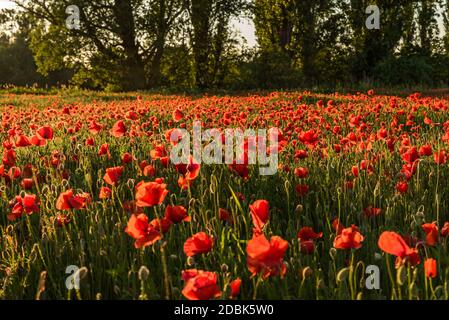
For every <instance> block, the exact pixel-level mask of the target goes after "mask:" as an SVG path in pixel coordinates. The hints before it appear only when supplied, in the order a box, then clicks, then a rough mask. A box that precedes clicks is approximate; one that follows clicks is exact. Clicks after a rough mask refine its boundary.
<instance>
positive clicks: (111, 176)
mask: <svg viewBox="0 0 449 320" xmlns="http://www.w3.org/2000/svg"><path fill="white" fill-rule="evenodd" d="M122 173H123V167H114V168H108V169H106V174H105V175H104V178H103V179H104V181H105V182H106V183H107V184H109V185H111V186H115V185H117V182H118V181H119V179H120V177H121V175H122Z"/></svg>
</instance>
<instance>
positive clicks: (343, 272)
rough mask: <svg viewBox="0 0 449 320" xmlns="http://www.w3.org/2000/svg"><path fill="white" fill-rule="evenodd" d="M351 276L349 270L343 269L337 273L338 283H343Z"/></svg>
mask: <svg viewBox="0 0 449 320" xmlns="http://www.w3.org/2000/svg"><path fill="white" fill-rule="evenodd" d="M348 276H349V268H343V269H341V270H340V271H338V273H337V281H338V282H343V281H345V280H346V279H347V278H348Z"/></svg>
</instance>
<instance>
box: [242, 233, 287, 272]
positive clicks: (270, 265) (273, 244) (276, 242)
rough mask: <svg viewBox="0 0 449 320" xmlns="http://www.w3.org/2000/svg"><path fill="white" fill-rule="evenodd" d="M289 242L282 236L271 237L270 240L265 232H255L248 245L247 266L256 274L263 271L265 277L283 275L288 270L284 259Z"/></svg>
mask: <svg viewBox="0 0 449 320" xmlns="http://www.w3.org/2000/svg"><path fill="white" fill-rule="evenodd" d="M287 249H288V242H287V241H285V240H283V239H282V238H281V237H277V236H275V237H271V239H270V241H268V240H267V239H266V238H265V236H264V235H263V234H254V236H253V238H252V239H251V240H250V241H249V242H248V245H247V246H246V253H247V260H246V262H247V266H248V269H249V271H250V272H251V273H252V274H253V276H254V275H256V274H258V273H261V274H262V276H263V277H264V278H268V277H270V276H277V275H281V277H283V276H284V275H285V272H286V271H287V266H286V264H285V262H284V261H283V259H284V255H285V252H286V251H287Z"/></svg>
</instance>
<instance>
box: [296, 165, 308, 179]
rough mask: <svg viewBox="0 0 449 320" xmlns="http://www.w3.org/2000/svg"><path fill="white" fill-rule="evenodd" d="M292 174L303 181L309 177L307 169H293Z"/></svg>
mask: <svg viewBox="0 0 449 320" xmlns="http://www.w3.org/2000/svg"><path fill="white" fill-rule="evenodd" d="M294 173H295V176H297V177H298V178H300V179H304V178H306V177H307V176H308V175H309V170H307V168H303V167H299V168H296V169H295V172H294Z"/></svg>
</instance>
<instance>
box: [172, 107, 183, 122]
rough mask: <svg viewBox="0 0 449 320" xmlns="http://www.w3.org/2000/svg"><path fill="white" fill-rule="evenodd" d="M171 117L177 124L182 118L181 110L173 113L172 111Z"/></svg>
mask: <svg viewBox="0 0 449 320" xmlns="http://www.w3.org/2000/svg"><path fill="white" fill-rule="evenodd" d="M172 117H173V121H175V122H179V121H181V120H182V118H183V117H184V114H183V113H182V111H181V110H179V109H176V110H175V111H173V114H172Z"/></svg>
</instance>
